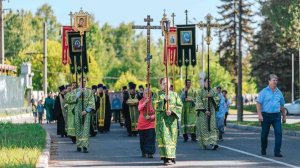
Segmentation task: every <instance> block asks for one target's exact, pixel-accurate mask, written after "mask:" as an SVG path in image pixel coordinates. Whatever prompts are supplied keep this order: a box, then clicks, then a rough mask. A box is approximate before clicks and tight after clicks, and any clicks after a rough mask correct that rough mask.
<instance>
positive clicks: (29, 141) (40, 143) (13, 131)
mask: <svg viewBox="0 0 300 168" xmlns="http://www.w3.org/2000/svg"><path fill="white" fill-rule="evenodd" d="M45 138H46V132H45V130H44V129H43V128H42V127H41V126H40V125H39V124H11V123H0V167H5V168H7V167H14V168H15V167H20V168H21V167H22V168H23V167H25V168H26V167H35V165H36V163H37V160H38V158H39V156H40V155H41V153H42V150H43V149H44V147H45V143H46V140H45Z"/></svg>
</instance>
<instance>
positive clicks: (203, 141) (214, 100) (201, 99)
mask: <svg viewBox="0 0 300 168" xmlns="http://www.w3.org/2000/svg"><path fill="white" fill-rule="evenodd" d="M218 103H219V96H218V94H217V93H216V92H215V91H214V90H213V89H211V88H210V81H208V78H205V79H204V87H203V88H202V89H201V90H200V91H199V92H198V93H197V96H196V98H195V109H196V111H197V113H198V117H197V121H196V128H197V135H198V139H199V143H200V145H201V146H202V147H203V148H204V149H212V150H216V149H217V148H218V145H217V139H218V130H217V128H216V113H215V112H216V111H217V110H216V108H217V107H218Z"/></svg>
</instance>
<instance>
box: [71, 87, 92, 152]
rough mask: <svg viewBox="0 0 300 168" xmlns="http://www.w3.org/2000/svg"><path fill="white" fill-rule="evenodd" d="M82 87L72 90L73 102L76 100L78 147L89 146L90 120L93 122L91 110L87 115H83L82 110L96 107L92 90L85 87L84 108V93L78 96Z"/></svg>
mask: <svg viewBox="0 0 300 168" xmlns="http://www.w3.org/2000/svg"><path fill="white" fill-rule="evenodd" d="M79 91H80V88H78V89H76V90H74V91H72V94H71V95H70V97H71V98H70V99H71V100H72V102H76V105H75V133H76V145H77V147H78V148H81V147H86V148H88V146H89V136H90V126H91V125H90V124H91V123H90V122H91V112H88V113H87V114H86V115H83V116H82V115H81V112H82V111H86V110H88V109H95V99H94V95H93V93H92V91H91V90H90V89H87V88H85V90H84V92H83V95H84V98H83V108H82V94H81V96H80V97H78V98H77V95H76V94H77V93H78V92H79Z"/></svg>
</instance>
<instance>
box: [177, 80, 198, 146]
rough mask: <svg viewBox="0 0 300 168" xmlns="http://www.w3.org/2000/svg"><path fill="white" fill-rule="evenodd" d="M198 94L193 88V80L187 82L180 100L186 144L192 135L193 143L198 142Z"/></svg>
mask: <svg viewBox="0 0 300 168" xmlns="http://www.w3.org/2000/svg"><path fill="white" fill-rule="evenodd" d="M195 96H196V92H195V91H194V90H193V89H192V88H191V80H190V79H187V80H186V81H185V88H184V89H183V90H182V92H181V95H180V98H181V100H182V103H183V107H182V114H181V131H182V132H183V138H184V142H187V141H188V139H189V137H188V135H189V134H191V139H192V141H194V142H196V141H197V140H196V118H197V117H196V116H197V112H196V111H195V102H194V98H195Z"/></svg>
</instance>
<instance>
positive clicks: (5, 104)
mask: <svg viewBox="0 0 300 168" xmlns="http://www.w3.org/2000/svg"><path fill="white" fill-rule="evenodd" d="M24 94H25V88H24V80H23V78H21V77H12V76H0V109H4V108H18V107H23V106H24Z"/></svg>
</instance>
